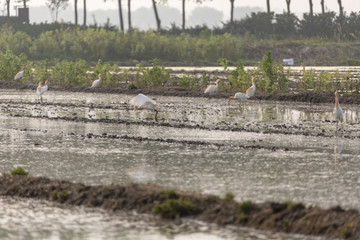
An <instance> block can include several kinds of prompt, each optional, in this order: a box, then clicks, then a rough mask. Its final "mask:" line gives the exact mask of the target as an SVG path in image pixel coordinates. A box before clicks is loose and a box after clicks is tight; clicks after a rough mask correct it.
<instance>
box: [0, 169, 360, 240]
mask: <svg viewBox="0 0 360 240" xmlns="http://www.w3.org/2000/svg"><path fill="white" fill-rule="evenodd" d="M0 194H1V195H2V196H12V197H21V198H34V199H42V200H48V201H54V202H58V203H61V204H64V206H70V205H76V206H85V207H91V208H93V207H99V208H102V209H106V210H109V211H111V212H115V213H116V212H118V211H131V210H135V211H136V212H138V213H146V214H154V209H155V208H156V206H164V204H166V203H167V202H169V201H177V200H179V199H186V201H188V202H189V203H190V204H191V210H190V211H179V212H178V213H177V215H176V216H175V218H182V217H186V218H190V219H194V220H200V221H204V222H208V223H216V224H219V225H234V226H244V227H251V228H256V229H262V230H269V231H273V232H287V233H298V234H304V235H315V236H323V237H326V238H346V239H359V238H360V214H359V212H358V211H356V210H344V209H342V208H341V207H333V208H330V209H321V208H319V207H312V206H310V207H305V206H304V205H303V204H300V203H292V202H286V203H276V202H266V203H257V204H255V203H254V204H252V205H251V207H247V208H244V207H241V206H244V204H243V203H237V202H236V201H234V200H232V199H228V200H225V199H221V198H219V197H217V196H214V195H208V194H199V193H194V192H189V191H177V190H169V189H166V188H164V187H161V186H158V185H153V184H135V183H128V184H123V185H114V184H112V185H95V186H86V185H84V184H81V183H72V182H68V181H59V180H54V179H49V178H44V177H35V176H10V175H3V176H1V177H0ZM170 218H172V217H170Z"/></svg>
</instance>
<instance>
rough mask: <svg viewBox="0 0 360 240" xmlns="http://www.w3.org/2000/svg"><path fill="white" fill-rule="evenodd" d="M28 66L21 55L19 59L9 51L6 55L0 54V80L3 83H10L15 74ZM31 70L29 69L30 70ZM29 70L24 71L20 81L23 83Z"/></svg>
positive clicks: (23, 55) (24, 56) (25, 59)
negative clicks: (3, 81)
mask: <svg viewBox="0 0 360 240" xmlns="http://www.w3.org/2000/svg"><path fill="white" fill-rule="evenodd" d="M27 64H28V61H27V58H26V55H25V54H21V55H20V56H19V57H18V56H16V55H15V54H13V53H12V51H11V50H8V51H6V53H5V54H4V55H3V54H0V79H1V80H5V81H12V80H14V77H15V75H16V73H18V72H19V71H20V70H21V69H22V67H23V66H26V65H27ZM30 69H31V68H30ZM30 71H31V70H29V68H26V69H25V73H24V76H23V77H22V79H20V81H24V79H25V78H26V77H28V76H29V72H30Z"/></svg>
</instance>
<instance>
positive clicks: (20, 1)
mask: <svg viewBox="0 0 360 240" xmlns="http://www.w3.org/2000/svg"><path fill="white" fill-rule="evenodd" d="M28 1H29V0H17V1H16V2H17V3H23V5H24V8H26V2H28Z"/></svg>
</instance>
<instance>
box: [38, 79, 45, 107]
mask: <svg viewBox="0 0 360 240" xmlns="http://www.w3.org/2000/svg"><path fill="white" fill-rule="evenodd" d="M47 90H48V81H47V80H46V81H45V86H42V84H41V82H39V85H38V87H37V89H36V93H37V94H38V97H39V100H40V102H42V95H43V94H44V93H45V92H46V91H47Z"/></svg>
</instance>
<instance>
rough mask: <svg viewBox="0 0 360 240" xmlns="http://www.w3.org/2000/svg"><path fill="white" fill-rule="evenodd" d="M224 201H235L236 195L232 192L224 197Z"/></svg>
mask: <svg viewBox="0 0 360 240" xmlns="http://www.w3.org/2000/svg"><path fill="white" fill-rule="evenodd" d="M224 200H225V201H231V200H234V194H232V193H231V192H228V193H226V194H225V196H224Z"/></svg>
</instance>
